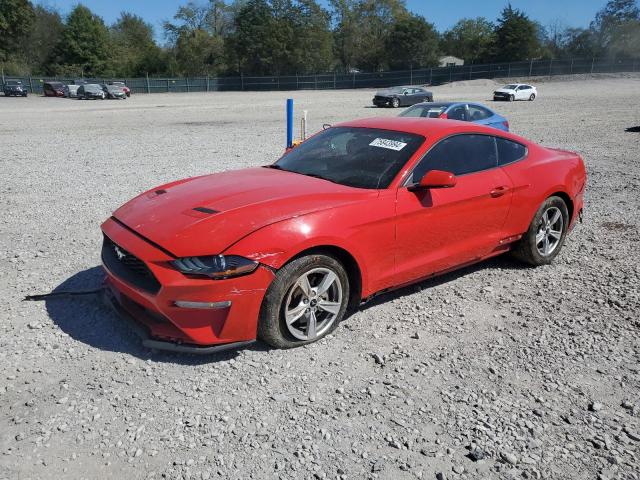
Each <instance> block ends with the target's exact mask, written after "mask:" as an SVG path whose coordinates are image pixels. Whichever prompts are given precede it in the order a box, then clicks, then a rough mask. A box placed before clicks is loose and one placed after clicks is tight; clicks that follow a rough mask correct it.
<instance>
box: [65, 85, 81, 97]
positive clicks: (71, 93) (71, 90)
mask: <svg viewBox="0 0 640 480" xmlns="http://www.w3.org/2000/svg"><path fill="white" fill-rule="evenodd" d="M79 88H80V85H65V86H64V97H65V98H77V97H78V89H79Z"/></svg>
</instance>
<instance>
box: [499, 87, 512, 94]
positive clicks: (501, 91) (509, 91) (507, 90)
mask: <svg viewBox="0 0 640 480" xmlns="http://www.w3.org/2000/svg"><path fill="white" fill-rule="evenodd" d="M495 91H496V92H500V93H514V92H515V90H512V89H510V88H498V89H497V90H495Z"/></svg>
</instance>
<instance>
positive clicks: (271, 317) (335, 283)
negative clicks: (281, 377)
mask: <svg viewBox="0 0 640 480" xmlns="http://www.w3.org/2000/svg"><path fill="white" fill-rule="evenodd" d="M348 303H349V278H348V276H347V273H346V271H345V269H344V267H343V266H342V264H341V263H340V262H338V261H337V260H336V259H335V258H333V257H330V256H327V255H321V254H314V255H308V256H305V257H301V258H298V259H296V260H293V261H292V262H291V263H288V264H287V265H285V266H284V267H282V268H281V269H280V270H279V271H278V273H277V274H276V278H275V279H274V280H273V282H272V283H271V285H270V286H269V289H268V290H267V293H266V294H265V297H264V300H263V302H262V307H261V309H260V318H259V319H258V338H260V339H261V340H263V341H264V342H266V343H268V344H269V345H271V346H272V347H276V348H293V347H298V346H301V345H306V344H309V343H313V342H316V341H318V340H320V339H321V338H323V337H324V336H326V335H328V334H329V333H331V332H332V331H333V330H335V328H336V327H337V326H338V324H339V323H340V321H341V320H342V318H343V317H344V314H345V311H346V310H347V305H348Z"/></svg>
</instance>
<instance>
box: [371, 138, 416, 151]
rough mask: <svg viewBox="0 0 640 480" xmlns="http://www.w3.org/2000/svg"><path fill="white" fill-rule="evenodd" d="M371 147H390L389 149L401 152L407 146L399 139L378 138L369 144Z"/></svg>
mask: <svg viewBox="0 0 640 480" xmlns="http://www.w3.org/2000/svg"><path fill="white" fill-rule="evenodd" d="M369 146H370V147H380V148H388V149H389V150H395V151H396V152H399V151H400V150H402V149H403V148H404V147H406V146H407V144H406V143H404V142H398V141H397V140H389V139H388V138H376V139H375V140H374V141H373V142H371V143H370V144H369Z"/></svg>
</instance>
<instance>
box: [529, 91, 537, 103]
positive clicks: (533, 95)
mask: <svg viewBox="0 0 640 480" xmlns="http://www.w3.org/2000/svg"><path fill="white" fill-rule="evenodd" d="M535 99H536V94H535V93H532V94H531V95H530V96H529V101H530V102H533V101H534V100H535Z"/></svg>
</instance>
